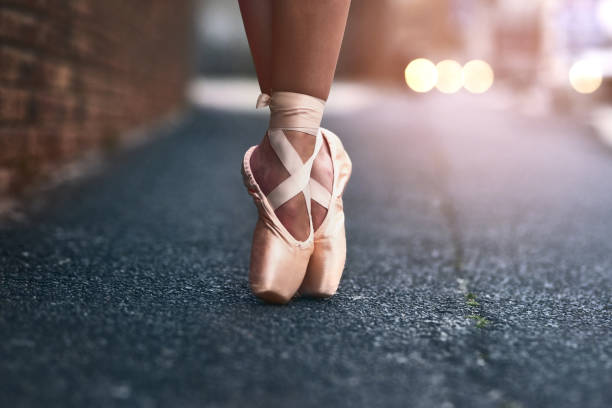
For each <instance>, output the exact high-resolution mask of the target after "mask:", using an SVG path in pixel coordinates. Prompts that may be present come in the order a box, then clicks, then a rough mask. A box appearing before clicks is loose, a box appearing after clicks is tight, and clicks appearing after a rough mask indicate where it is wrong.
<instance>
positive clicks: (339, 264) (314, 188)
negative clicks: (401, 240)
mask: <svg viewBox="0 0 612 408" xmlns="http://www.w3.org/2000/svg"><path fill="white" fill-rule="evenodd" d="M321 130H322V133H323V137H324V138H325V141H326V142H327V145H328V146H329V151H330V154H331V159H332V164H333V171H334V181H333V186H332V192H331V194H330V193H329V191H327V189H326V188H325V187H323V186H322V185H321V184H319V183H318V182H317V181H316V180H315V179H312V178H311V179H310V192H311V196H312V199H313V200H314V201H316V202H317V203H319V204H321V205H322V206H323V207H325V208H327V215H326V216H325V219H324V220H323V222H322V223H321V225H320V226H319V228H317V230H316V231H315V234H314V251H313V252H312V255H311V256H310V261H309V262H308V268H307V270H306V276H305V277H304V281H303V282H302V285H301V286H300V288H299V290H298V291H299V293H300V294H301V295H305V296H313V297H330V296H333V295H334V294H335V293H336V290H337V289H338V285H339V283H340V278H341V277H342V272H343V270H344V263H345V261H346V234H345V231H344V207H343V203H342V193H344V188H345V187H346V183H348V180H349V178H350V177H351V170H352V163H351V159H350V158H349V156H348V154H347V153H346V151H345V150H344V146H343V145H342V142H341V141H340V138H338V136H336V135H335V134H334V133H333V132H331V131H329V130H327V129H323V128H322V129H321Z"/></svg>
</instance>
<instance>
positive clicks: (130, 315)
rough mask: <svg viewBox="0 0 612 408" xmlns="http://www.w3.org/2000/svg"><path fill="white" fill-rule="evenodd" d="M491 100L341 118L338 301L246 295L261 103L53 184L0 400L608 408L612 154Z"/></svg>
mask: <svg viewBox="0 0 612 408" xmlns="http://www.w3.org/2000/svg"><path fill="white" fill-rule="evenodd" d="M488 105H489V104H488V102H486V100H484V99H478V98H468V97H466V96H457V97H446V98H443V97H429V98H413V99H409V98H399V97H393V98H388V99H387V100H386V102H385V103H383V104H380V105H378V106H373V107H371V108H370V109H368V110H362V111H357V112H353V113H350V114H344V115H341V116H335V117H330V118H328V119H327V122H326V123H325V124H326V125H327V126H328V127H330V128H331V129H333V130H334V131H336V132H337V133H338V134H339V135H340V136H341V137H342V138H343V140H344V142H345V145H346V147H347V150H348V152H349V154H351V156H352V159H353V164H354V174H353V178H352V180H351V182H350V183H349V186H348V189H347V192H346V194H345V205H346V212H347V217H348V221H347V227H348V239H349V249H348V262H347V266H346V270H345V276H344V279H343V281H342V283H341V285H340V290H339V293H338V294H337V295H336V296H335V297H334V298H332V299H330V300H307V299H298V300H295V301H293V302H292V303H290V304H289V305H287V306H269V305H265V304H262V303H261V302H260V301H258V300H257V299H256V298H254V297H253V296H252V295H251V294H250V293H249V290H248V285H247V278H246V277H247V270H248V254H249V245H250V234H251V230H252V228H253V226H254V222H255V216H256V213H255V207H254V206H253V204H252V202H251V200H250V198H249V197H248V195H247V193H246V191H244V187H243V185H242V183H241V178H240V172H239V165H240V161H241V158H242V154H243V152H244V151H245V150H246V148H247V147H248V146H249V145H251V144H254V143H256V142H257V141H258V139H259V138H260V136H261V134H262V132H263V131H264V130H265V125H266V123H265V120H264V119H263V118H262V117H261V116H248V115H244V114H237V113H236V114H232V113H223V112H215V111H197V110H194V111H192V112H187V113H186V114H185V116H184V117H183V119H182V120H181V121H179V122H178V123H175V124H173V125H171V126H167V127H165V128H160V129H159V130H156V131H155V133H156V134H157V137H156V138H155V140H154V141H153V142H151V143H149V144H147V145H145V146H142V147H139V148H137V149H134V150H131V151H129V152H127V153H122V154H120V155H118V156H116V157H115V158H114V159H112V160H111V163H110V165H109V166H108V167H107V168H106V169H105V170H104V171H102V172H101V173H99V174H97V175H95V176H91V177H88V178H86V179H84V180H80V181H78V182H73V183H71V184H70V185H66V186H64V187H62V188H59V189H56V190H55V191H53V192H51V193H50V194H48V198H47V200H46V204H45V205H44V206H43V207H42V209H34V210H29V211H28V216H27V217H26V219H25V220H24V221H20V222H10V223H5V224H4V225H3V226H2V227H0V242H1V245H0V267H1V269H0V406H2V407H73V406H74V407H115V406H117V407H203V406H211V407H242V406H261V407H263V406H266V407H281V406H291V407H306V406H321V405H322V406H338V407H344V406H345V407H358V406H361V407H375V406H389V407H395V406H397V407H442V408H452V407H468V406H469V407H500V408H501V407H504V408H519V407H523V408H526V407H576V406H580V407H608V406H612V387H611V385H612V307H611V293H612V291H611V288H612V154H610V153H609V152H607V151H606V150H605V149H604V148H602V146H600V145H598V144H597V143H596V142H595V141H594V140H592V138H591V135H590V131H589V130H588V129H587V128H585V127H583V126H581V125H578V124H575V123H573V122H572V121H571V120H570V119H566V118H560V117H548V118H546V117H527V116H522V115H519V114H514V113H510V112H507V111H503V110H496V109H493V108H492V107H491V106H488ZM468 293H471V294H473V295H474V297H475V299H472V300H470V299H468V297H467V295H468Z"/></svg>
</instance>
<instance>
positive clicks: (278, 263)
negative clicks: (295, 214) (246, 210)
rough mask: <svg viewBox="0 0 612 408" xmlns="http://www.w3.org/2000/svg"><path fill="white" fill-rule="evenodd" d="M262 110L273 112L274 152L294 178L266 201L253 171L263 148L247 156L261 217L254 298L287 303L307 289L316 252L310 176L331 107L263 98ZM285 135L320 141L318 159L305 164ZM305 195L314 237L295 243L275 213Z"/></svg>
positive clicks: (247, 175) (300, 98)
mask: <svg viewBox="0 0 612 408" xmlns="http://www.w3.org/2000/svg"><path fill="white" fill-rule="evenodd" d="M262 106H270V111H271V116H270V127H269V129H268V133H267V135H268V138H269V140H270V145H271V146H272V149H273V150H274V152H275V153H276V155H277V156H278V158H279V159H280V161H281V163H282V164H283V166H284V167H285V169H286V170H287V172H288V173H289V174H290V176H289V177H288V178H287V179H285V180H284V181H282V182H281V183H280V184H279V185H278V186H277V187H275V188H274V189H273V190H272V191H271V192H270V193H269V194H268V195H267V196H266V195H265V194H264V193H263V192H262V190H261V188H260V186H259V184H258V183H257V181H256V180H255V177H254V176H253V172H252V170H251V164H250V163H251V156H252V153H253V151H254V150H255V149H256V148H257V146H252V147H251V148H249V149H248V150H247V152H246V154H245V155H244V159H243V161H242V175H243V181H244V184H245V186H246V188H247V190H248V192H249V194H250V195H251V196H252V198H253V201H254V203H255V206H256V207H257V210H258V215H259V219H258V221H257V224H256V225H255V231H254V233H253V244H252V247H251V261H250V270H249V282H250V286H251V290H252V291H253V293H254V294H255V295H256V296H257V297H259V298H261V299H263V300H264V301H267V302H271V303H287V302H289V301H290V300H291V298H292V297H293V296H294V295H295V294H296V292H297V290H298V288H299V287H300V285H301V284H302V282H303V280H304V275H305V274H306V268H307V267H308V263H309V261H310V256H311V255H312V253H313V251H314V230H313V227H312V216H311V212H310V205H311V195H310V171H311V169H312V163H313V161H314V159H315V157H316V156H317V154H318V153H319V150H320V149H321V146H322V143H323V136H322V133H321V130H320V129H319V124H320V123H321V116H322V114H323V108H324V106H325V103H324V101H322V100H320V99H317V98H314V97H311V96H308V95H302V94H297V93H293V92H274V93H273V94H272V96H271V97H268V96H267V95H265V96H260V98H259V99H258V102H257V107H262ZM285 130H297V131H300V132H303V133H308V134H310V135H312V136H313V137H315V147H314V150H313V153H312V155H311V156H310V157H309V158H308V159H307V160H306V161H305V162H302V159H301V157H300V155H299V154H298V153H297V151H296V150H295V149H294V148H293V146H292V145H291V143H290V142H289V140H288V139H287V136H286V135H285ZM300 193H302V194H303V195H304V199H305V200H306V207H307V211H308V217H309V220H310V232H309V235H308V238H307V239H306V240H305V241H299V240H297V239H295V238H294V237H293V236H292V235H291V233H289V231H288V230H287V229H286V228H285V226H284V225H283V224H282V223H281V222H280V220H279V219H278V217H277V216H276V214H275V212H274V210H276V209H277V208H278V207H280V206H281V205H283V204H284V203H285V202H287V201H289V200H290V199H292V198H293V197H295V196H296V195H298V194H300Z"/></svg>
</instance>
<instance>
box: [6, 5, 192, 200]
mask: <svg viewBox="0 0 612 408" xmlns="http://www.w3.org/2000/svg"><path fill="white" fill-rule="evenodd" d="M190 13H191V2H190V1H188V0H180V1H168V0H148V1H135V0H103V1H101V0H0V198H1V197H2V196H7V195H15V194H19V193H20V192H22V191H24V190H25V189H26V188H27V187H28V186H31V185H33V184H36V183H38V182H40V181H42V180H44V179H45V178H46V177H48V176H49V175H50V174H52V172H53V171H54V169H57V168H59V167H60V166H61V165H62V164H63V163H66V162H69V161H73V160H75V159H78V158H79V157H83V155H84V153H86V152H88V151H91V150H96V149H97V150H100V149H105V148H108V146H112V145H116V144H117V143H118V142H120V139H121V138H122V137H125V136H124V135H125V134H126V132H125V131H126V130H128V129H130V128H133V127H136V126H140V125H145V124H147V123H152V122H153V121H154V120H155V119H158V118H160V117H162V116H163V115H164V114H166V113H169V112H171V111H173V110H175V109H177V108H178V107H180V105H181V103H182V99H183V93H184V82H185V80H186V77H187V75H188V70H189V67H188V61H187V52H186V51H187V48H188V40H189V35H190V32H189V30H190V23H191V15H190Z"/></svg>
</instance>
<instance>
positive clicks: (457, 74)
mask: <svg viewBox="0 0 612 408" xmlns="http://www.w3.org/2000/svg"><path fill="white" fill-rule="evenodd" d="M436 71H437V72H438V81H437V82H436V88H438V90H439V91H440V92H443V93H448V94H451V93H455V92H457V91H459V90H460V89H461V87H462V86H463V68H462V67H461V64H459V63H458V62H457V61H453V60H444V61H440V62H438V64H437V65H436Z"/></svg>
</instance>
